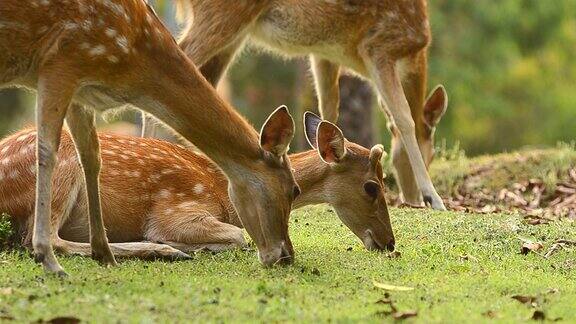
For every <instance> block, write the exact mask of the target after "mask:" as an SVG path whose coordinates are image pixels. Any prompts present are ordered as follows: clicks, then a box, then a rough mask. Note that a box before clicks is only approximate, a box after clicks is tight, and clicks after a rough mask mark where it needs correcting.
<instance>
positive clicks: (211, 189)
mask: <svg viewBox="0 0 576 324" xmlns="http://www.w3.org/2000/svg"><path fill="white" fill-rule="evenodd" d="M320 131H321V130H320ZM333 133H334V132H333V131H328V132H326V134H323V136H322V138H320V139H319V142H321V143H322V147H324V144H325V143H324V142H334V139H335V138H337V137H338V138H339V139H340V140H341V141H340V142H338V143H339V144H338V145H340V146H341V147H342V148H344V147H345V151H346V154H345V155H343V153H341V156H342V158H341V160H340V161H339V162H338V163H333V164H327V163H325V162H323V160H322V159H320V158H319V154H318V152H317V151H315V150H311V151H307V152H303V153H299V154H295V155H292V156H291V159H292V160H293V167H294V170H295V175H296V178H297V181H298V183H299V184H300V186H301V189H302V192H301V194H300V195H299V196H298V197H297V198H296V200H295V201H294V205H295V207H301V206H305V205H309V204H318V203H329V204H331V205H332V206H334V208H335V209H336V212H337V214H338V216H339V217H340V218H341V219H342V221H343V222H344V223H345V224H346V225H347V226H348V227H349V228H350V229H351V230H352V231H353V232H354V233H355V234H356V235H357V236H358V237H359V238H360V239H361V240H362V241H363V242H364V244H365V245H366V248H368V249H384V248H386V247H388V248H390V246H391V245H392V246H393V244H394V236H393V234H392V230H391V226H390V220H389V216H388V210H387V208H386V201H385V200H384V199H383V193H382V197H381V198H382V199H381V200H379V201H378V202H377V203H374V202H373V201H372V200H371V199H370V197H368V196H367V195H366V193H365V192H364V191H363V184H364V183H365V182H366V181H369V180H370V181H375V182H377V183H379V184H380V185H382V184H383V179H382V174H381V172H380V173H379V172H378V171H379V170H381V166H380V164H379V159H380V157H381V154H382V152H380V153H379V154H380V155H378V156H377V157H375V158H373V159H374V160H373V161H371V160H370V151H369V150H367V149H365V148H363V147H361V146H359V145H356V144H353V143H345V144H344V139H343V137H341V133H340V135H333ZM35 140H36V132H35V130H34V129H27V130H23V131H20V132H18V133H16V134H14V135H12V136H10V137H8V138H6V139H5V140H3V141H2V142H0V152H2V153H0V161H3V162H4V163H2V162H0V212H5V213H8V214H9V215H11V216H12V217H13V221H14V224H16V225H17V226H16V227H17V228H19V229H20V232H23V233H26V232H28V233H29V232H30V227H31V225H32V223H33V217H32V215H33V212H34V185H35V172H34V171H35V168H34V166H35V148H34V143H35ZM99 141H100V145H101V149H102V171H101V172H102V173H101V175H102V177H101V179H102V181H101V196H102V215H103V218H104V223H105V224H106V228H107V235H108V239H109V240H110V242H111V243H112V244H111V245H112V247H113V249H114V248H115V247H116V246H117V245H116V244H115V243H123V242H137V241H148V242H154V243H159V244H156V245H151V246H149V247H148V248H147V249H133V250H132V252H133V253H132V254H124V255H126V256H136V257H150V256H161V257H170V258H178V257H180V256H182V254H179V253H178V252H177V251H176V250H170V247H166V246H163V245H161V244H162V243H165V244H167V245H170V246H172V247H173V248H177V249H179V250H182V251H184V252H191V251H194V250H197V249H202V248H205V249H209V250H222V249H226V248H232V247H237V246H242V245H244V244H245V241H244V238H243V236H242V231H241V230H240V228H241V227H242V223H241V221H240V219H239V218H238V216H237V214H236V212H235V210H234V208H233V206H232V203H231V201H230V199H229V197H228V193H227V183H228V181H227V179H226V177H225V176H224V174H223V173H222V171H221V170H220V169H219V168H218V167H217V166H216V165H215V164H214V163H213V162H212V161H210V160H209V159H208V158H207V157H206V156H204V155H202V154H198V153H194V152H191V151H189V150H187V149H185V148H183V147H181V146H177V145H174V144H171V143H167V142H163V141H159V140H153V139H143V138H135V137H129V136H121V135H112V134H100V135H99ZM344 145H345V146H344ZM339 151H341V150H339ZM342 152H344V151H342ZM14 172H17V173H18V174H17V175H15V174H14ZM84 187H85V184H84V181H83V173H82V169H81V166H80V163H79V161H78V157H77V156H76V154H75V150H74V143H73V141H72V138H71V136H70V134H69V133H68V132H63V134H62V140H61V146H60V150H59V151H58V164H57V166H56V170H55V173H54V191H53V195H52V223H53V228H57V229H58V239H57V240H56V248H57V250H59V251H62V252H64V253H80V254H83V251H84V250H83V249H78V248H76V245H75V243H72V242H70V241H75V242H88V241H89V236H88V213H87V212H88V207H87V202H86V198H85V196H84V195H83V194H82V192H83V189H84ZM368 232H369V233H371V234H370V235H368V234H367V233H368ZM23 239H24V244H25V245H29V244H30V243H31V238H30V236H29V235H28V236H26V235H23ZM125 246H126V245H125Z"/></svg>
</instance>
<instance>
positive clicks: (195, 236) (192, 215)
mask: <svg viewBox="0 0 576 324" xmlns="http://www.w3.org/2000/svg"><path fill="white" fill-rule="evenodd" d="M157 216H158V215H153V216H152V217H151V220H150V223H149V224H148V228H147V231H146V233H145V238H146V239H147V240H149V241H152V242H161V243H164V244H168V245H170V246H172V247H174V248H176V249H179V250H181V251H183V252H186V253H192V252H196V251H201V250H208V251H224V250H230V249H234V248H238V247H243V246H245V245H246V240H245V239H244V234H243V232H242V229H241V228H239V227H236V226H234V225H231V224H228V223H224V222H221V221H220V220H218V219H217V218H216V217H214V216H212V215H211V214H210V213H209V212H207V211H206V210H205V209H202V206H201V205H196V206H195V207H194V209H185V210H179V211H177V212H175V213H174V214H172V215H170V216H169V217H157Z"/></svg>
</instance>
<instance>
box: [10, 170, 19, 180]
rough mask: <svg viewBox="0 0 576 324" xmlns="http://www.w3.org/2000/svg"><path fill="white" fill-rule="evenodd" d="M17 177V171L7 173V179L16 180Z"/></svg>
mask: <svg viewBox="0 0 576 324" xmlns="http://www.w3.org/2000/svg"><path fill="white" fill-rule="evenodd" d="M19 175H20V172H18V170H12V171H10V173H8V179H16V178H18V176H19Z"/></svg>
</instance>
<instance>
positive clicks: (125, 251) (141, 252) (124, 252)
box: [54, 238, 192, 261]
mask: <svg viewBox="0 0 576 324" xmlns="http://www.w3.org/2000/svg"><path fill="white" fill-rule="evenodd" d="M54 247H55V249H56V251H58V252H59V253H62V254H65V255H80V256H90V255H91V254H92V247H91V246H90V244H88V243H79V242H71V241H67V240H63V239H61V238H56V239H55V244H54ZM110 249H111V250H112V251H113V252H114V255H116V256H117V257H119V258H138V259H142V260H156V259H162V260H167V261H178V260H188V259H192V257H191V256H190V255H188V254H186V253H184V252H182V251H180V250H178V249H175V248H173V247H171V246H169V245H166V244H157V243H150V242H126V243H110Z"/></svg>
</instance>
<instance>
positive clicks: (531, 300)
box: [512, 295, 536, 306]
mask: <svg viewBox="0 0 576 324" xmlns="http://www.w3.org/2000/svg"><path fill="white" fill-rule="evenodd" d="M512 299H516V300H517V301H519V302H521V303H522V304H525V305H529V306H536V296H526V295H513V296H512Z"/></svg>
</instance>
